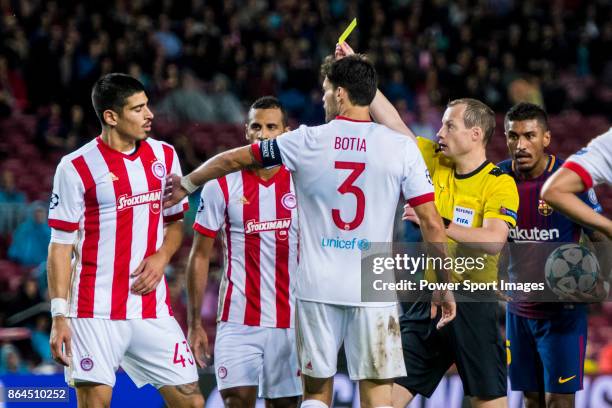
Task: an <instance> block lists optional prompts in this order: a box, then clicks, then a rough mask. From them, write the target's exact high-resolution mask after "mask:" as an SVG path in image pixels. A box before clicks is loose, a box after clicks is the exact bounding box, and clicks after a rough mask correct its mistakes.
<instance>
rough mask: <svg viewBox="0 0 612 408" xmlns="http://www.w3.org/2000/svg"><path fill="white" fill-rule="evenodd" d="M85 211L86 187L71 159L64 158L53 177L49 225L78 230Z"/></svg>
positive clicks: (64, 229)
mask: <svg viewBox="0 0 612 408" xmlns="http://www.w3.org/2000/svg"><path fill="white" fill-rule="evenodd" d="M84 211H85V187H84V184H83V181H82V180H81V177H80V176H79V173H78V172H77V170H76V168H75V166H74V164H73V163H72V162H71V161H68V160H66V159H63V160H62V161H61V162H60V164H59V166H57V170H56V171H55V176H54V177H53V192H52V193H51V200H50V202H49V221H48V223H49V226H50V227H51V228H56V229H59V230H62V231H68V232H72V231H76V230H78V229H79V222H80V220H81V218H82V217H83V214H84Z"/></svg>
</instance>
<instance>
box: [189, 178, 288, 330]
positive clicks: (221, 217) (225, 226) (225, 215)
mask: <svg viewBox="0 0 612 408" xmlns="http://www.w3.org/2000/svg"><path fill="white" fill-rule="evenodd" d="M296 207H297V204H296V199H295V194H294V189H293V183H292V181H291V176H290V174H289V171H287V169H286V168H285V167H281V168H280V169H279V171H278V172H277V173H276V174H275V175H274V176H273V177H272V178H271V179H270V180H268V181H264V180H263V179H261V178H259V177H258V176H257V174H255V173H254V172H252V171H248V170H243V171H241V172H238V173H232V174H229V175H227V176H225V177H222V178H220V179H217V180H213V181H211V182H209V183H207V184H206V185H205V186H204V188H203V189H202V196H201V198H200V206H199V208H198V212H197V216H196V221H195V224H194V229H195V230H196V231H198V232H199V233H201V234H203V235H206V236H208V237H212V238H214V237H215V236H216V234H217V231H221V234H222V237H223V254H224V267H225V270H224V273H223V279H222V281H221V288H220V290H219V292H220V293H219V308H218V315H217V320H218V321H223V322H232V323H239V324H245V325H249V326H265V327H279V328H288V327H293V320H294V316H293V315H294V296H293V293H292V292H293V284H292V280H293V279H294V277H295V273H296V271H297V264H298V258H297V257H298V249H297V247H298V236H297V211H296Z"/></svg>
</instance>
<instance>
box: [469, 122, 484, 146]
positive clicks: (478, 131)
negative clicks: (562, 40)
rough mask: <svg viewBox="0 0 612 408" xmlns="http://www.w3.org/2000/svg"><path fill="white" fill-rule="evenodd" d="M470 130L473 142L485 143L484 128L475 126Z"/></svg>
mask: <svg viewBox="0 0 612 408" xmlns="http://www.w3.org/2000/svg"><path fill="white" fill-rule="evenodd" d="M470 130H471V132H470V133H471V135H472V141H473V142H477V141H479V140H480V141H481V142H483V143H484V140H483V136H484V133H483V132H482V128H481V127H480V126H474V127H473V128H471V129H470Z"/></svg>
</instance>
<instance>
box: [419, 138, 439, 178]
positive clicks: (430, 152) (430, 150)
mask: <svg viewBox="0 0 612 408" xmlns="http://www.w3.org/2000/svg"><path fill="white" fill-rule="evenodd" d="M416 139H417V144H418V147H419V151H420V152H421V154H422V155H423V160H424V161H425V165H426V166H427V169H428V170H429V172H430V173H431V174H433V173H434V170H435V167H436V166H435V160H436V154H437V153H436V147H437V145H436V144H435V143H434V142H432V141H431V140H429V139H426V138H424V137H421V136H419V137H417V138H416Z"/></svg>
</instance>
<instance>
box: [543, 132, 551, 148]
mask: <svg viewBox="0 0 612 408" xmlns="http://www.w3.org/2000/svg"><path fill="white" fill-rule="evenodd" d="M549 144H550V130H547V131H546V132H544V147H548V145H549Z"/></svg>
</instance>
